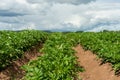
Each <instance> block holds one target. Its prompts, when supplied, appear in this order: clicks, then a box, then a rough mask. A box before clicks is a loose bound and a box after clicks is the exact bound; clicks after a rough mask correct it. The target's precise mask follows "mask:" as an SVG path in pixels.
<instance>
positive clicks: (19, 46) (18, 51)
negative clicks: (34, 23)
mask: <svg viewBox="0 0 120 80" xmlns="http://www.w3.org/2000/svg"><path fill="white" fill-rule="evenodd" d="M45 35H46V33H44V32H41V31H34V30H30V31H29V30H24V31H16V32H15V31H0V69H2V68H4V67H6V66H7V65H9V64H10V63H11V62H12V61H13V60H15V59H17V58H20V57H21V56H22V55H23V52H24V51H26V50H28V49H29V48H31V47H32V46H34V45H36V44H37V43H38V42H41V43H42V42H43V41H44V40H45V37H46V36H45Z"/></svg>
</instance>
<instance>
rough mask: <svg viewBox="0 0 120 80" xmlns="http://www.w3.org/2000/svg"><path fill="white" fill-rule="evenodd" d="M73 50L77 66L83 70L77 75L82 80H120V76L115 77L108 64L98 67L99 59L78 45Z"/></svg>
mask: <svg viewBox="0 0 120 80" xmlns="http://www.w3.org/2000/svg"><path fill="white" fill-rule="evenodd" d="M74 49H75V50H76V51H77V53H76V56H77V57H78V62H79V64H80V65H81V66H83V68H84V69H85V71H84V72H81V73H79V76H80V77H81V78H82V80H120V76H117V75H115V73H114V70H113V69H112V67H111V64H110V63H105V64H102V65H100V64H101V61H100V59H98V58H97V56H96V55H95V54H93V53H92V52H91V51H85V50H84V49H83V48H82V47H81V46H80V45H78V46H77V47H75V48H74Z"/></svg>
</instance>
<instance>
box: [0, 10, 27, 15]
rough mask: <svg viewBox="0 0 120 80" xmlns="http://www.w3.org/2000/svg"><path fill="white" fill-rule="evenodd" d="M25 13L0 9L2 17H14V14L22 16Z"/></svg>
mask: <svg viewBox="0 0 120 80" xmlns="http://www.w3.org/2000/svg"><path fill="white" fill-rule="evenodd" d="M23 15H25V14H23V13H18V12H12V11H9V10H0V16H3V17H15V16H23Z"/></svg>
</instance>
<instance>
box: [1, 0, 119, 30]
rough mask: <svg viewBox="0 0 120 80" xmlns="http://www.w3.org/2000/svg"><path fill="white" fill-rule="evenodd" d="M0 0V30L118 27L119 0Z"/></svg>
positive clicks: (111, 28)
mask: <svg viewBox="0 0 120 80" xmlns="http://www.w3.org/2000/svg"><path fill="white" fill-rule="evenodd" d="M0 1H1V2H0V30H23V29H36V30H52V31H102V30H114V31H118V30H120V0H0Z"/></svg>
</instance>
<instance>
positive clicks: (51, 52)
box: [23, 33, 83, 80]
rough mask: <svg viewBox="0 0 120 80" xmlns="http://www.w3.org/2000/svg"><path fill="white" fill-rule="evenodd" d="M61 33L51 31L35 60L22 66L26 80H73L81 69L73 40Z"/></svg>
mask: <svg viewBox="0 0 120 80" xmlns="http://www.w3.org/2000/svg"><path fill="white" fill-rule="evenodd" d="M68 39H69V38H68V37H67V36H65V35H63V34H62V33H53V34H51V35H50V36H49V39H48V40H47V41H46V42H45V44H44V46H43V48H42V50H41V52H42V53H44V54H43V55H42V56H41V57H38V59H37V60H34V61H31V62H29V63H28V64H27V65H25V66H23V68H24V69H25V70H26V76H25V77H24V79H25V80H26V79H27V80H75V79H77V78H78V77H77V72H78V71H83V68H81V67H79V66H78V63H77V60H76V59H77V58H76V56H75V51H74V50H73V49H72V47H73V41H72V40H68Z"/></svg>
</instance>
